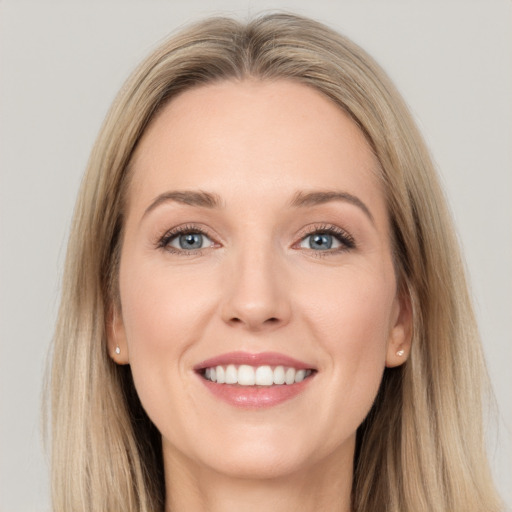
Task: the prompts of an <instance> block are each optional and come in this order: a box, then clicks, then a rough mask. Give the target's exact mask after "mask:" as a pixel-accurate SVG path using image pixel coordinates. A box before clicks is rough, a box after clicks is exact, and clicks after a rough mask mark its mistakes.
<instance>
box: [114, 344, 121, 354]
mask: <svg viewBox="0 0 512 512" xmlns="http://www.w3.org/2000/svg"><path fill="white" fill-rule="evenodd" d="M115 353H116V354H120V353H121V349H120V348H119V345H118V346H117V347H116V350H115Z"/></svg>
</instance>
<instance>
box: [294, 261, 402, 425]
mask: <svg viewBox="0 0 512 512" xmlns="http://www.w3.org/2000/svg"><path fill="white" fill-rule="evenodd" d="M346 270H347V271H346V272H345V271H344V272H340V274H339V276H337V278H336V279H331V280H330V281H326V283H327V284H326V285H325V286H324V287H323V289H322V290H319V289H318V287H317V291H316V292H315V293H313V294H311V293H310V294H308V301H307V303H308V304H309V306H308V307H309V314H308V316H307V318H308V321H309V324H310V326H311V330H312V331H313V332H314V334H315V337H316V339H317V342H318V345H320V346H322V348H323V349H324V352H325V354H327V356H328V358H327V362H326V366H327V369H328V370H329V372H330V373H331V375H332V389H331V392H330V401H329V404H328V407H332V408H333V409H334V410H337V411H338V412H340V413H342V414H344V415H347V416H346V417H349V416H350V417H352V418H353V420H354V427H357V426H358V424H359V423H361V422H362V420H363V419H364V417H365V416H366V414H367V412H368V411H369V409H370V407H371V405H372V403H373V401H374V399H375V396H376V394H377V391H378V389H379V385H380V382H381V379H382V374H383V371H384V367H385V361H386V352H387V344H388V340H389V336H390V332H391V328H392V325H393V317H392V316H393V315H392V312H393V308H394V297H395V284H394V278H393V273H391V274H390V273H389V272H386V271H384V270H382V271H380V272H355V271H354V272H352V271H351V269H346ZM320 291H321V293H319V292H320ZM304 309H305V310H306V308H304ZM341 409H343V410H341ZM347 413H349V414H347ZM326 414H327V411H326Z"/></svg>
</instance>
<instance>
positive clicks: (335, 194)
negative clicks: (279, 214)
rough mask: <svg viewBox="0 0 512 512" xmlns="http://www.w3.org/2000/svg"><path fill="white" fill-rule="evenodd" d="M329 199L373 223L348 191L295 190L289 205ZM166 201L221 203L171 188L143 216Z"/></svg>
mask: <svg viewBox="0 0 512 512" xmlns="http://www.w3.org/2000/svg"><path fill="white" fill-rule="evenodd" d="M331 201H343V202H347V203H350V204H353V205H354V206H357V207H358V208H360V209H361V210H362V211H363V212H364V213H365V214H366V216H367V217H368V218H369V219H370V221H371V222H372V223H375V220H374V218H373V215H372V213H371V212H370V209H369V208H368V207H367V206H366V205H365V204H364V203H363V201H361V199H359V198H358V197H357V196H354V195H352V194H349V193H348V192H342V191H335V190H327V191H326V190H313V191H310V192H303V191H299V192H297V193H296V194H295V195H294V196H293V198H292V200H291V201H290V206H291V207H292V208H307V207H309V206H318V205H321V204H325V203H329V202H331ZM167 202H176V203H181V204H186V205H189V206H199V207H202V208H209V209H214V208H220V207H221V206H222V205H223V202H222V199H221V198H220V196H219V195H217V194H213V193H211V192H204V191H195V190H173V191H169V192H164V193H163V194H160V195H159V196H157V197H156V198H155V200H154V201H153V202H152V203H151V204H150V205H149V206H148V207H147V208H146V210H145V212H144V215H143V216H142V217H143V218H144V217H145V216H146V215H148V214H149V212H151V211H152V210H154V209H155V208H157V207H158V206H160V205H161V204H164V203H167Z"/></svg>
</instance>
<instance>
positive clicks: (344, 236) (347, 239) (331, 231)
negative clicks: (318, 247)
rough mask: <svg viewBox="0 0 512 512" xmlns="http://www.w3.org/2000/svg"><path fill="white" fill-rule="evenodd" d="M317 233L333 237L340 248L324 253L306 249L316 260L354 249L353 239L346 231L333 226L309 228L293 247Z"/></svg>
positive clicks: (319, 225)
mask: <svg viewBox="0 0 512 512" xmlns="http://www.w3.org/2000/svg"><path fill="white" fill-rule="evenodd" d="M319 233H321V234H326V235H331V236H333V237H334V238H336V240H338V242H340V244H341V245H342V247H339V248H337V249H329V250H325V251H315V250H314V249H306V250H308V251H309V252H310V253H311V254H313V255H314V256H315V257H317V258H325V257H328V256H332V255H333V254H339V253H342V252H346V251H350V250H352V249H355V248H356V243H355V240H354V238H353V237H352V236H351V235H350V234H349V233H348V232H347V231H345V230H344V229H341V228H340V227H338V226H336V225H334V224H315V225H313V226H311V228H309V229H308V230H307V231H306V232H305V233H303V234H302V235H301V237H300V240H299V242H297V243H296V244H294V245H297V244H300V243H302V241H303V240H304V239H306V238H307V237H308V236H311V235H315V234H319Z"/></svg>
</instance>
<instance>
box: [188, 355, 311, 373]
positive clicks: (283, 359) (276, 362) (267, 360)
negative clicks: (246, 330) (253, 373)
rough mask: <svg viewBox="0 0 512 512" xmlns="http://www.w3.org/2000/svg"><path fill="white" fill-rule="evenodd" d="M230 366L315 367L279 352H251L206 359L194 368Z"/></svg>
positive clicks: (305, 368)
mask: <svg viewBox="0 0 512 512" xmlns="http://www.w3.org/2000/svg"><path fill="white" fill-rule="evenodd" d="M228 364H235V365H240V364H247V365H250V366H264V365H268V366H288V367H291V368H295V369H296V370H309V369H311V370H314V369H315V368H314V366H313V365H311V364H309V363H306V362H304V361H299V360H298V359H295V358H293V357H290V356H286V355H284V354H279V353H278V352H260V353H258V354H251V353H250V352H229V353H226V354H221V355H218V356H215V357H212V358H210V359H206V360H205V361H202V362H200V363H198V364H196V365H195V366H194V370H196V371H199V370H204V369H205V368H212V367H214V366H226V365H228Z"/></svg>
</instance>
